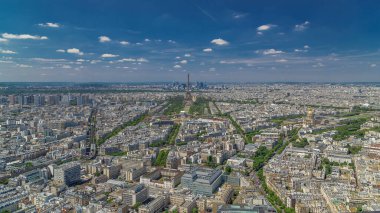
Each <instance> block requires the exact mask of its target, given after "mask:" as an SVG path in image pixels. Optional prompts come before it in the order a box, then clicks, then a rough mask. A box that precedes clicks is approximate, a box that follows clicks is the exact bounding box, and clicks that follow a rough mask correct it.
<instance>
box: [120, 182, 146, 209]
mask: <svg viewBox="0 0 380 213" xmlns="http://www.w3.org/2000/svg"><path fill="white" fill-rule="evenodd" d="M148 195H149V191H148V189H147V188H146V187H145V186H144V184H138V185H136V186H134V187H132V188H130V189H128V190H127V191H125V192H124V193H123V200H124V203H125V204H127V205H129V206H133V205H135V204H136V203H143V202H144V201H146V200H147V199H148Z"/></svg>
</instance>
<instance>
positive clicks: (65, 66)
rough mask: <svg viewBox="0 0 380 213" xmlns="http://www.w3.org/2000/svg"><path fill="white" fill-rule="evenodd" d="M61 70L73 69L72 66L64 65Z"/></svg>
mask: <svg viewBox="0 0 380 213" xmlns="http://www.w3.org/2000/svg"><path fill="white" fill-rule="evenodd" d="M61 68H62V69H71V66H70V65H62V66H61Z"/></svg>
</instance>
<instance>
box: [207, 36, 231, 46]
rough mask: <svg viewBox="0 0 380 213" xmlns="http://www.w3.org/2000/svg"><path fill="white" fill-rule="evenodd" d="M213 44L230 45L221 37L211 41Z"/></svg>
mask: <svg viewBox="0 0 380 213" xmlns="http://www.w3.org/2000/svg"><path fill="white" fill-rule="evenodd" d="M211 43H212V44H216V45H220V46H223V45H228V44H229V42H228V41H226V40H224V39H221V38H216V39H213V40H212V41H211Z"/></svg>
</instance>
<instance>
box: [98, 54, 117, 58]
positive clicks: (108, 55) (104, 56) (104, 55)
mask: <svg viewBox="0 0 380 213" xmlns="http://www.w3.org/2000/svg"><path fill="white" fill-rule="evenodd" d="M118 56H119V55H114V54H110V53H104V54H102V56H101V57H102V58H115V57H118Z"/></svg>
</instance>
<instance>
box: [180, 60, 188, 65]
mask: <svg viewBox="0 0 380 213" xmlns="http://www.w3.org/2000/svg"><path fill="white" fill-rule="evenodd" d="M179 63H181V64H187V60H182V61H180V62H179Z"/></svg>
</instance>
